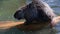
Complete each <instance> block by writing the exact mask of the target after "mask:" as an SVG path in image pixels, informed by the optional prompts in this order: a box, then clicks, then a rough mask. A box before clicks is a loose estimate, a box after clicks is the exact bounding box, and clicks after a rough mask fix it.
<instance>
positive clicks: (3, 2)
mask: <svg viewBox="0 0 60 34" xmlns="http://www.w3.org/2000/svg"><path fill="white" fill-rule="evenodd" d="M43 1H44V2H47V3H48V4H49V5H50V6H51V7H52V9H53V10H54V12H55V13H56V14H57V15H60V12H59V11H60V0H43ZM30 2H31V0H27V2H26V4H28V3H30ZM23 4H25V2H24V1H23V0H0V21H5V20H6V21H7V20H13V21H15V19H14V18H13V14H14V13H15V11H16V9H17V8H18V7H19V6H22V5H23ZM59 26H60V23H59V24H57V25H56V26H55V28H56V29H55V30H56V32H52V33H49V32H48V31H47V29H45V30H42V31H41V32H43V31H44V33H41V32H40V31H34V32H32V31H29V32H24V31H20V30H18V29H17V28H15V27H13V28H11V29H7V30H0V34H33V33H34V34H60V27H59Z"/></svg>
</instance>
